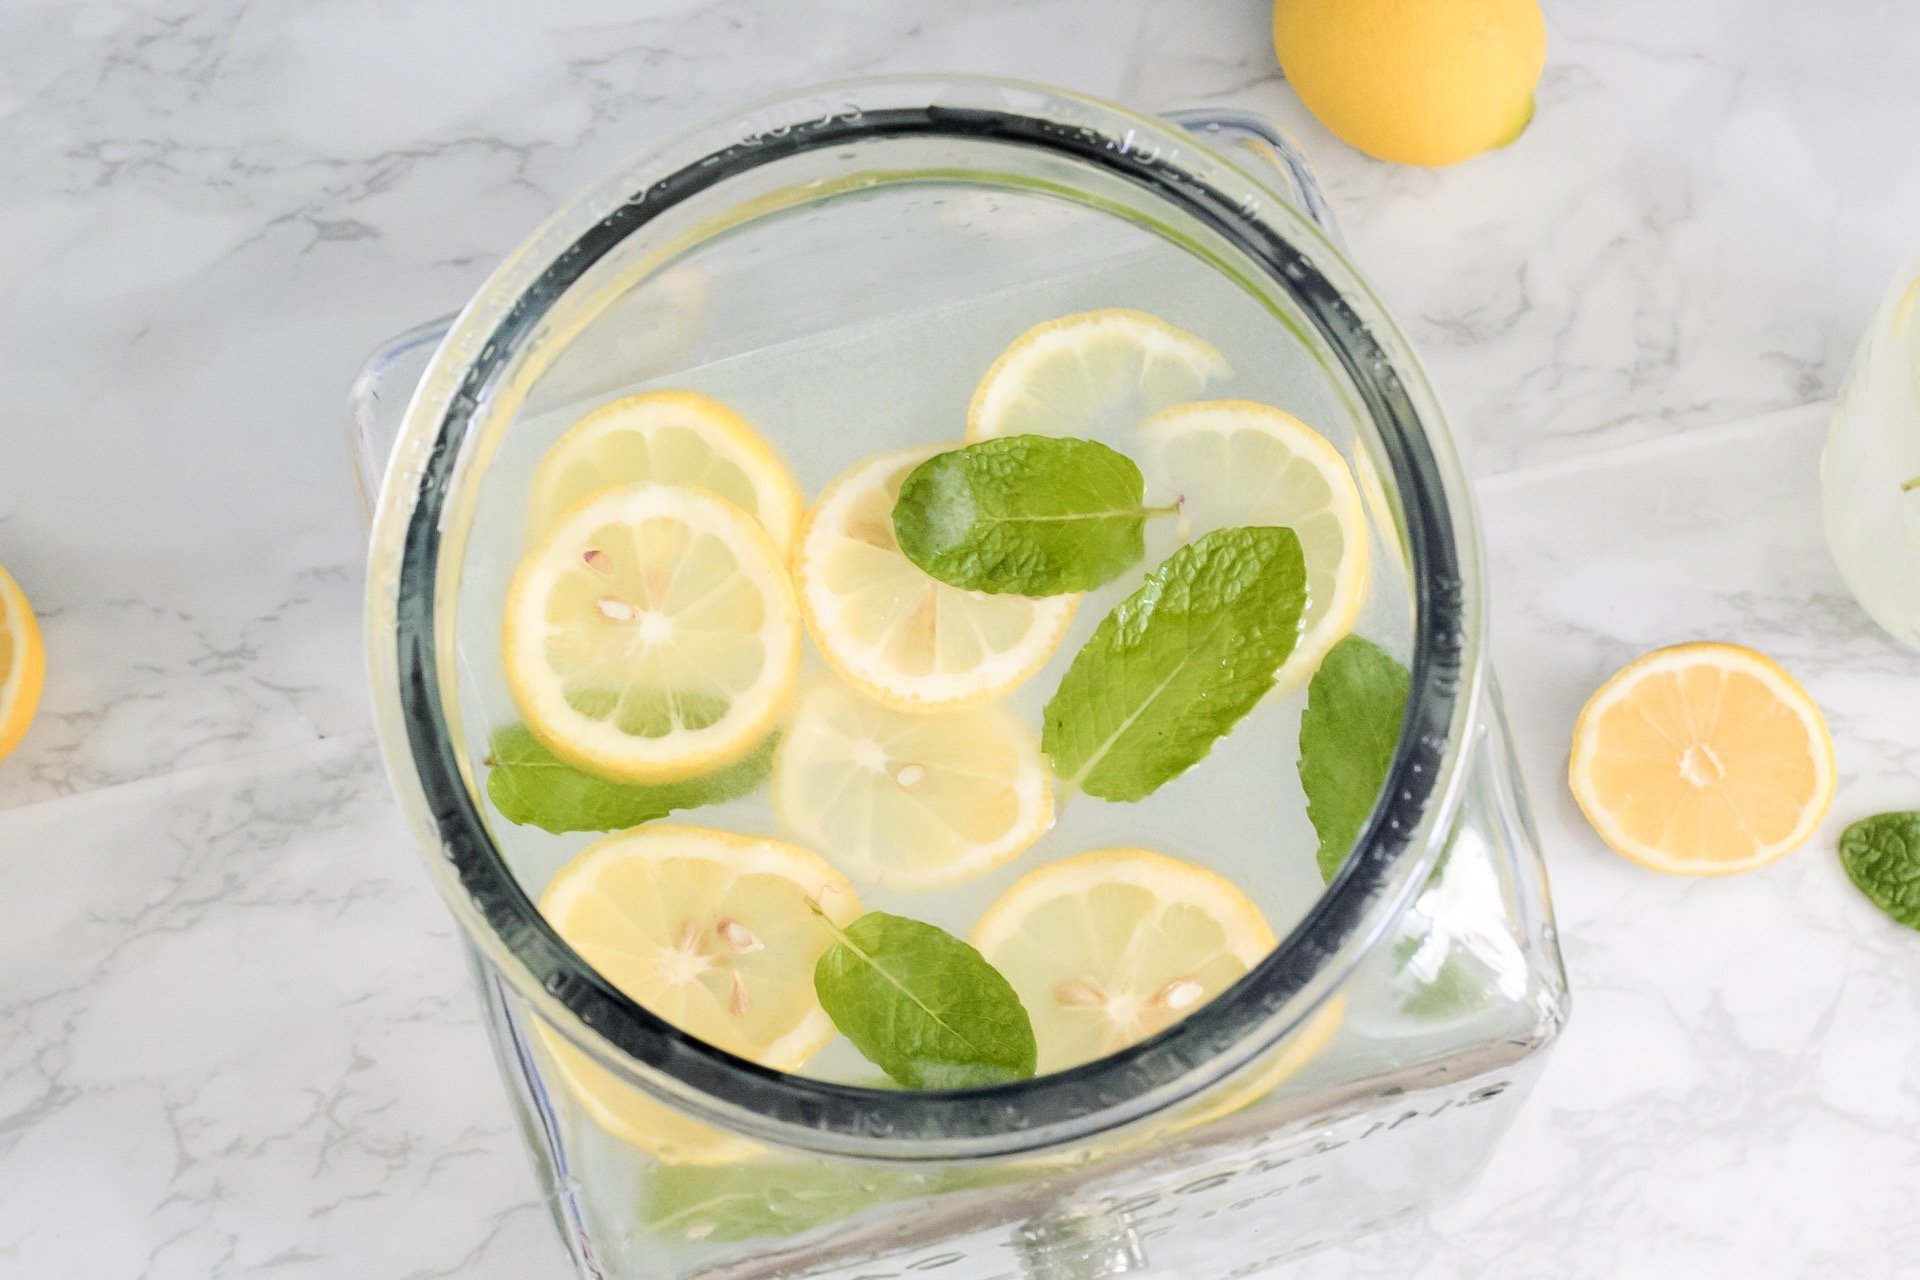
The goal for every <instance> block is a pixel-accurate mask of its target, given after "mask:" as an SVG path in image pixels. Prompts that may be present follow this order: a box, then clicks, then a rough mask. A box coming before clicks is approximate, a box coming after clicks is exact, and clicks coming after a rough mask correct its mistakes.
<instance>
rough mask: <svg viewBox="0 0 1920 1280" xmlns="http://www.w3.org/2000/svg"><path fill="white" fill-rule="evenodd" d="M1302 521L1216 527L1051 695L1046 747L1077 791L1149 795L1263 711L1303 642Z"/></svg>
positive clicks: (1125, 605)
mask: <svg viewBox="0 0 1920 1280" xmlns="http://www.w3.org/2000/svg"><path fill="white" fill-rule="evenodd" d="M1306 602H1307V573H1306V565H1305V562H1304V560H1303V559H1302V557H1301V553H1300V539H1299V538H1297V537H1296V536H1294V532H1293V530H1291V529H1277V528H1244V529H1216V530H1214V531H1213V532H1212V533H1209V534H1206V535H1205V536H1203V537H1201V538H1199V539H1197V540H1196V541H1194V542H1192V543H1190V544H1189V545H1187V546H1185V547H1182V548H1181V549H1180V550H1178V551H1176V552H1174V553H1173V554H1172V555H1171V556H1169V557H1168V558H1167V560H1166V562H1165V563H1164V564H1162V565H1161V566H1160V567H1159V568H1157V569H1155V570H1154V571H1153V572H1152V573H1150V574H1148V575H1147V580H1146V582H1145V583H1143V584H1142V585H1141V587H1140V589H1139V590H1138V591H1135V592H1134V593H1133V594H1132V595H1130V596H1128V597H1127V598H1126V599H1125V600H1122V601H1121V602H1120V603H1119V604H1118V605H1116V606H1115V607H1114V610H1113V612H1112V613H1110V614H1108V615H1107V616H1106V617H1105V618H1104V619H1102V620H1101V622H1100V625H1099V626H1098V627H1096V628H1095V629H1094V632H1093V635H1092V637H1091V638H1089V639H1088V641H1087V643H1086V645H1085V646H1084V647H1083V648H1082V649H1081V650H1080V652H1079V653H1077V654H1075V655H1074V658H1073V663H1072V665H1070V666H1069V667H1068V668H1067V673H1066V675H1064V676H1063V677H1061V680H1060V687H1059V688H1058V689H1057V690H1055V691H1054V695H1053V698H1052V700H1051V701H1049V702H1048V703H1047V708H1046V713H1045V715H1046V720H1045V725H1044V728H1043V729H1042V732H1041V747H1042V748H1043V749H1044V750H1045V751H1046V753H1047V755H1048V756H1049V757H1050V758H1051V759H1052V760H1053V767H1054V771H1055V772H1056V773H1058V774H1059V775H1060V777H1061V779H1062V780H1063V781H1064V782H1065V783H1066V784H1067V785H1068V786H1070V787H1078V788H1079V789H1080V790H1082V791H1084V792H1086V793H1087V794H1088V795H1092V796H1099V797H1100V798H1102V799H1104V800H1139V799H1141V798H1142V797H1144V796H1147V795H1150V794H1151V793H1152V792H1153V791H1154V790H1155V789H1156V788H1158V787H1159V786H1160V785H1161V784H1162V783H1165V782H1166V781H1168V780H1169V779H1171V778H1174V777H1176V776H1178V775H1179V774H1181V773H1184V772H1185V771H1186V770H1188V769H1190V768H1192V767H1193V765H1194V764H1196V763H1197V762H1198V761H1200V760H1201V759H1202V758H1204V757H1205V756H1206V754H1207V752H1209V751H1211V750H1212V749H1213V744H1214V742H1215V741H1216V740H1218V739H1219V738H1220V737H1221V736H1223V735H1224V734H1226V733H1227V731H1228V730H1230V729H1232V728H1233V726H1234V725H1235V724H1237V723H1238V722H1239V720H1240V718H1241V717H1242V716H1244V715H1246V714H1247V712H1249V711H1251V710H1253V708H1254V706H1255V704H1257V703H1258V702H1259V701H1260V699H1261V698H1262V697H1264V696H1265V695H1266V692H1267V690H1269V689H1271V688H1272V687H1273V678H1274V675H1275V673H1276V672H1277V671H1278V670H1279V668H1280V664H1281V663H1282V662H1285V661H1286V658H1287V655H1288V654H1290V653H1292V652H1293V646H1294V644H1295V642H1296V641H1298V639H1299V638H1300V615H1301V612H1302V611H1303V610H1304V609H1305V608H1306Z"/></svg>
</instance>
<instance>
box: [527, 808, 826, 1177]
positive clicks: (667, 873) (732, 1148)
mask: <svg viewBox="0 0 1920 1280" xmlns="http://www.w3.org/2000/svg"><path fill="white" fill-rule="evenodd" d="M810 903H814V904H818V906H819V908H820V910H821V911H822V912H823V913H825V915H826V916H827V917H828V918H829V919H831V920H832V921H834V922H835V923H836V924H839V925H842V926H844V925H846V924H848V923H851V922H852V920H853V919H854V918H855V917H856V916H858V915H859V914H860V900H859V898H858V896H857V895H856V894H855V893H854V890H853V886H852V885H850V884H849V883H847V880H846V877H845V876H842V875H841V874H840V873H839V872H838V871H836V870H834V869H833V867H831V866H830V865H828V863H827V862H826V861H825V860H824V859H822V858H821V857H820V856H819V855H818V854H816V853H813V852H811V851H810V850H807V849H803V848H801V847H799V846H798V845H792V844H787V843H785V842H783V841H779V840H766V839H756V838H753V837H748V836H739V835H734V834H732V833H730V832H725V831H715V830H711V829H709V828H705V827H695V826H684V825H680V824H677V823H649V824H648V825H646V826H644V827H636V828H635V829H634V830H632V831H625V832H621V833H620V834H618V835H613V836H608V837H606V838H605V839H602V840H598V841H595V842H594V843H593V844H591V845H589V846H587V848H586V849H585V850H583V851H582V852H581V853H580V854H579V855H578V856H577V857H576V858H574V860H573V861H572V862H570V863H568V864H567V865H566V866H565V867H563V868H561V870H560V872H559V873H558V874H557V875H555V876H554V878H553V880H552V882H551V883H549V884H548V886H547V889H546V892H545V893H543V894H542V895H541V898H540V911H541V913H542V914H543V915H545V916H546V918H547V921H548V923H549V924H551V925H552V926H553V928H554V930H555V931H556V932H557V933H559V935H560V936H561V937H562V938H563V939H565V940H566V942H567V944H568V945H569V946H571V947H572V948H573V949H574V950H575V951H577V952H578V953H579V954H580V957H581V958H582V959H583V960H585V961H586V962H587V963H588V964H590V965H592V966H593V967H594V968H595V969H596V970H598V971H599V973H600V975H601V976H602V977H604V978H606V980H607V981H608V982H611V983H612V984H613V985H614V986H616V987H618V988H619V989H620V990H621V991H622V992H624V993H626V994H627V995H628V996H630V997H632V998H633V1000H634V1001H635V1002H636V1003H638V1004H640V1005H642V1006H643V1007H645V1008H646V1009H647V1010H648V1011H649V1012H651V1013H653V1014H655V1015H657V1016H659V1017H660V1018H662V1019H664V1020H665V1021H667V1022H670V1023H672V1024H673V1025H674V1026H676V1027H678V1028H680V1029H681V1030H682V1031H685V1032H687V1033H688V1034H689V1035H694V1036H698V1037H699V1038H700V1039H702V1040H704V1041H706V1042H707V1043H708V1044H711V1045H713V1046H715V1047H716V1048H720V1049H724V1050H725V1051H726V1052H728V1053H731V1054H735V1055H737V1056H739V1057H742V1058H746V1059H748V1060H750V1061H753V1062H757V1063H759V1064H761V1065H762V1066H766V1067H772V1068H775V1069H777V1070H781V1071H791V1070H793V1069H794V1068H795V1067H798V1066H799V1065H800V1064H801V1063H802V1062H804V1061H806V1060H807V1058H809V1057H811V1056H812V1055H813V1054H814V1053H815V1052H816V1051H818V1050H819V1049H820V1047H821V1046H822V1045H824V1044H826V1043H827V1041H828V1040H830V1039H832V1037H833V1035H834V1028H833V1023H832V1021H831V1020H829V1019H828V1017H827V1015H826V1012H825V1011H824V1010H823V1009H821V1007H820V1001H819V999H818V997H817V996H816V995H815V994H814V988H813V969H814V965H815V964H817V963H818V962H819V959H820V956H821V953H822V952H824V951H825V950H826V949H827V948H828V947H829V946H830V945H832V943H833V934H832V933H831V931H829V930H828V928H827V927H826V925H825V924H824V923H822V922H821V920H820V919H819V918H818V917H816V916H815V914H814V910H813V907H812V906H811V905H809V904H810ZM540 1031H541V1040H542V1043H543V1044H544V1046H545V1047H546V1049H547V1051H548V1052H549V1053H550V1054H551V1055H552V1056H553V1058H554V1061H555V1063H556V1064H557V1065H558V1066H559V1068H560V1071H561V1073H562V1074H563V1076H564V1078H565V1079H566V1081H567V1084H568V1086H569V1088H570V1089H571V1091H572V1092H573V1094H574V1096H575V1097H576V1098H577V1099H578V1100H579V1101H580V1103H581V1106H582V1107H583V1108H584V1109H585V1110H586V1111H587V1113H588V1114H589V1115H591V1116H592V1117H593V1118H594V1120H595V1122H596V1123H598V1124H599V1125H600V1126H601V1127H602V1128H605V1129H606V1130H607V1131H608V1132H610V1133H612V1134H614V1135H615V1136H616V1137H619V1138H622V1139H624V1140H625V1141H628V1142H631V1143H633V1144H635V1145H637V1146H640V1147H642V1148H644V1149H646V1150H648V1151H651V1152H653V1153H654V1154H655V1155H658V1156H660V1157H661V1158H663V1159H668V1160H673V1161H678V1162H683V1163H713V1162H719V1161H724V1160H727V1159H735V1158H739V1157H740V1156H741V1155H742V1154H743V1153H750V1152H751V1151H752V1150H753V1149H754V1148H753V1145H752V1144H751V1143H748V1142H746V1141H745V1140H744V1139H740V1138H736V1137H732V1136H730V1135H727V1134H724V1133H721V1132H720V1131H718V1130H715V1129H711V1128H709V1127H707V1126H705V1125H703V1124H700V1123H699V1122H697V1121H694V1120H690V1119H688V1118H686V1117H684V1116H678V1115H675V1114H674V1113H672V1112H671V1111H669V1110H668V1109H667V1108H666V1107H665V1106H664V1105H663V1104H661V1103H659V1102H657V1101H655V1100H653V1099H652V1098H650V1097H648V1096H647V1095H645V1094H644V1093H642V1092H641V1091H639V1090H638V1089H635V1088H634V1087H633V1086H631V1085H628V1084H627V1083H625V1082H624V1081H622V1080H621V1079H619V1078H618V1077H617V1076H615V1075H614V1074H613V1073H612V1072H610V1071H608V1070H607V1069H606V1068H604V1067H601V1066H600V1065H599V1064H598V1063H596V1062H594V1061H593V1060H592V1059H591V1058H589V1057H587V1055H586V1054H585V1053H583V1052H582V1051H580V1050H579V1049H577V1048H575V1047H574V1046H573V1045H572V1044H570V1043H569V1042H567V1041H566V1040H564V1039H563V1038H562V1037H561V1036H560V1035H559V1033H557V1032H555V1031H552V1030H551V1029H549V1028H547V1027H545V1026H544V1025H541V1026H540Z"/></svg>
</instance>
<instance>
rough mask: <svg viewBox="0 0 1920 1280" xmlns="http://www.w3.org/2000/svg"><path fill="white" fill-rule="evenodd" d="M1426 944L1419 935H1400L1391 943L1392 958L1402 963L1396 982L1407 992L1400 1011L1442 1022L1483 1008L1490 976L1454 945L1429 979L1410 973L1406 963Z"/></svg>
mask: <svg viewBox="0 0 1920 1280" xmlns="http://www.w3.org/2000/svg"><path fill="white" fill-rule="evenodd" d="M1425 944H1426V940H1425V939H1421V938H1402V939H1401V940H1400V941H1399V942H1397V943H1395V944H1394V948H1393V954H1394V958H1395V959H1396V960H1398V961H1399V962H1400V964H1401V966H1402V968H1401V973H1400V980H1399V985H1400V987H1401V988H1402V990H1404V991H1405V993H1406V994H1405V995H1404V996H1403V997H1402V998H1401V1001H1400V1010H1401V1012H1403V1013H1405V1014H1406V1015H1407V1016H1409V1017H1412V1018H1418V1019H1420V1020H1421V1021H1423V1022H1444V1021H1448V1020H1451V1019H1453V1018H1461V1017H1465V1016H1466V1015H1467V1014H1469V1013H1473V1012H1475V1011H1476V1010H1479V1009H1481V1008H1484V1007H1485V1006H1486V1003H1487V1000H1488V996H1489V992H1490V990H1491V987H1492V982H1491V979H1490V978H1489V977H1488V976H1487V975H1486V974H1485V973H1484V966H1483V965H1481V964H1480V963H1479V962H1478V961H1476V960H1473V959H1470V958H1469V956H1468V953H1467V952H1466V951H1464V950H1463V949H1462V948H1460V947H1459V946H1457V945H1456V946H1450V947H1448V948H1447V957H1446V959H1444V960H1442V961H1441V962H1440V968H1439V969H1438V971H1436V972H1435V973H1434V975H1433V976H1432V977H1431V978H1429V979H1427V980H1426V981H1424V982H1422V981H1420V980H1418V979H1417V978H1412V977H1411V976H1410V975H1409V973H1408V969H1407V966H1409V965H1410V963H1411V961H1412V960H1413V958H1414V955H1415V954H1416V953H1417V952H1418V951H1419V950H1420V949H1421V947H1422V946H1423V945H1425Z"/></svg>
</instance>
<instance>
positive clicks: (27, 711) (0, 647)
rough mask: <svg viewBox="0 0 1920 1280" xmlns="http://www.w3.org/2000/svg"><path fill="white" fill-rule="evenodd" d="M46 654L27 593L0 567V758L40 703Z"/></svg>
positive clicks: (22, 734) (23, 730)
mask: <svg viewBox="0 0 1920 1280" xmlns="http://www.w3.org/2000/svg"><path fill="white" fill-rule="evenodd" d="M46 673H47V655H46V649H45V647H44V646H43V645H42V644H41V641H40V624H39V622H38V621H37V620H36V619H35V618H34V616H33V606H32V605H30V604H28V603H27V593H26V592H24V591H22V590H21V589H20V584H19V583H17V582H15V581H14V580H13V577H12V576H11V575H10V574H8V573H7V571H6V570H5V569H0V759H5V758H6V756H7V754H8V753H9V752H11V751H12V750H13V749H14V748H15V747H17V746H19V745H20V739H22V738H24V737H25V736H26V733H27V726H28V725H29V724H30V723H32V721H33V712H34V709H35V708H36V707H38V706H39V705H40V688H41V685H42V683H43V682H44V681H45V679H46Z"/></svg>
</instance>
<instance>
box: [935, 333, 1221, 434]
mask: <svg viewBox="0 0 1920 1280" xmlns="http://www.w3.org/2000/svg"><path fill="white" fill-rule="evenodd" d="M1229 372H1231V370H1230V369H1229V367H1228V365H1227V360H1226V357H1225V356H1223V355H1221V354H1220V353H1219V352H1218V351H1216V350H1214V349H1213V347H1212V346H1210V345H1208V344H1207V343H1205V342H1202V341H1201V340H1200V339H1199V338H1196V337H1194V336H1193V335H1192V334H1190V333H1187V332H1186V331H1184V330H1182V329H1176V328H1175V327H1174V326H1172V325H1170V324H1168V323H1167V322H1166V321H1165V320H1162V319H1160V318H1159V317H1158V316H1154V315H1149V314H1147V313H1146V312H1144V311H1129V310H1125V309H1121V308H1115V309H1113V310H1109V311H1086V312H1082V313H1081V314H1079V315H1071V316H1063V317H1061V318H1060V319H1058V320H1049V321H1047V322H1046V323H1044V324H1039V325H1035V326H1034V327H1033V328H1031V329H1029V330H1027V331H1026V332H1025V333H1023V334H1021V335H1020V336H1019V337H1018V338H1015V339H1014V340H1013V343H1012V344H1011V345H1010V346H1008V347H1007V349H1006V350H1005V351H1003V352H1002V353H1001V354H1000V358H999V359H998V360H996V361H994V363H993V367H992V368H990V369H988V370H987V375H986V377H984V378H982V379H981V380H980V385H979V387H978V388H977V389H976V390H975V391H974V393H973V404H972V405H971V406H970V407H969V409H968V411H967V439H969V440H986V439H989V438H991V437H993V436H1017V435H1041V436H1078V437H1080V438H1082V439H1087V440H1100V441H1102V442H1103V443H1105V444H1111V445H1114V446H1116V447H1119V448H1122V449H1124V448H1125V445H1126V443H1127V442H1126V432H1127V431H1128V430H1130V429H1131V428H1132V427H1134V426H1136V425H1137V424H1138V423H1139V422H1140V421H1141V420H1142V419H1143V418H1146V417H1147V416H1148V415H1149V414H1152V413H1154V412H1156V411H1158V410H1160V409H1164V408H1166V407H1167V406H1168V405H1172V404H1177V403H1179V402H1180V401H1182V400H1191V399H1193V398H1194V397H1195V396H1197V395H1199V394H1200V392H1201V391H1202V389H1204V388H1205V387H1206V385H1207V383H1208V382H1210V381H1213V380H1216V379H1219V378H1224V377H1225V376H1226V375H1227V374H1228V373H1229Z"/></svg>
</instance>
